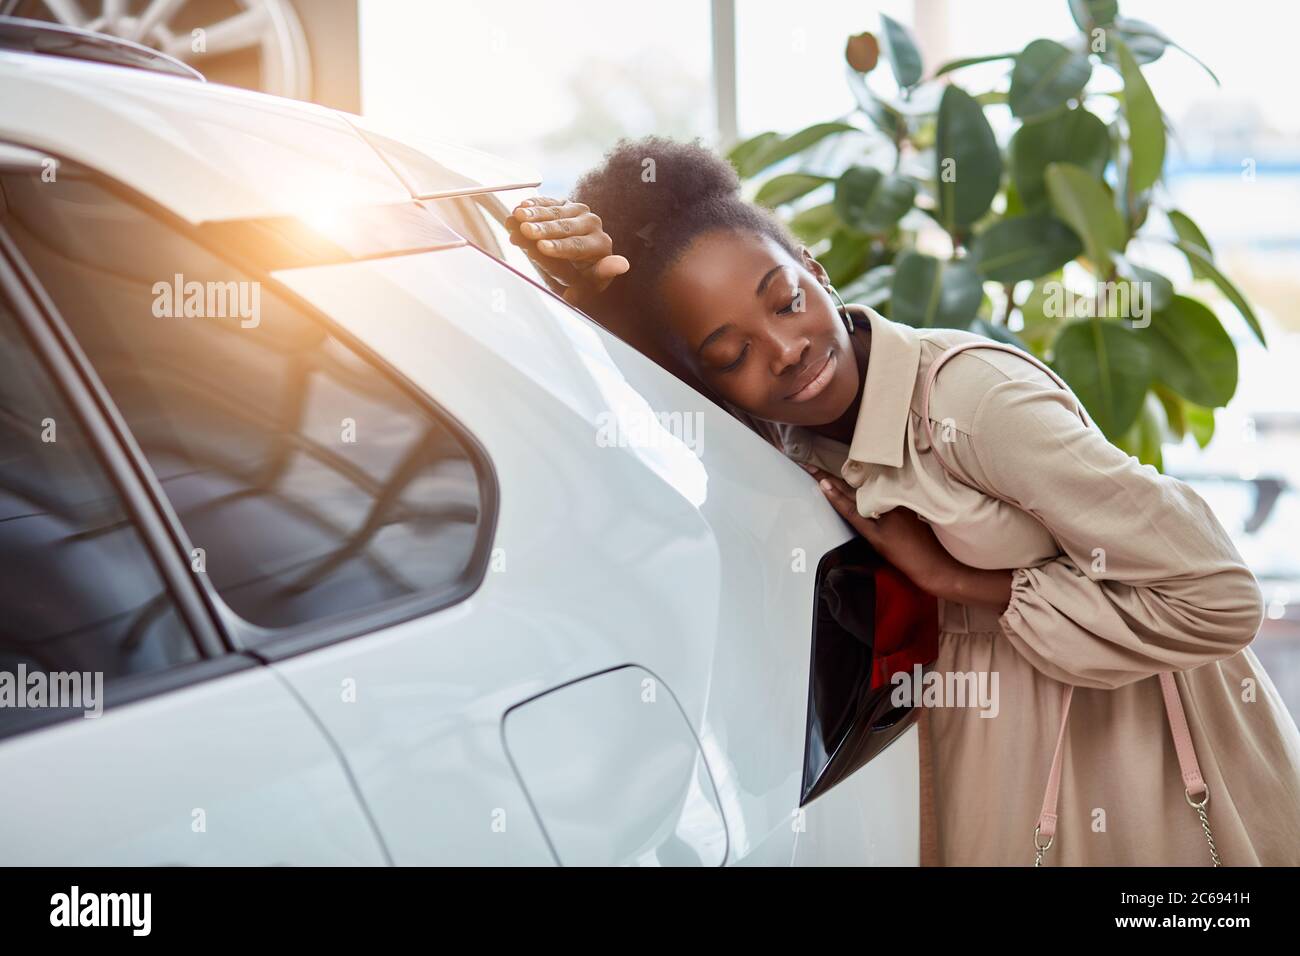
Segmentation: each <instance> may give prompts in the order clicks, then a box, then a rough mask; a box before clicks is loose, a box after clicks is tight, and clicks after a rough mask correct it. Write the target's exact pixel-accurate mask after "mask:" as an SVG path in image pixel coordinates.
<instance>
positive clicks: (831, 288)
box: [826, 282, 856, 335]
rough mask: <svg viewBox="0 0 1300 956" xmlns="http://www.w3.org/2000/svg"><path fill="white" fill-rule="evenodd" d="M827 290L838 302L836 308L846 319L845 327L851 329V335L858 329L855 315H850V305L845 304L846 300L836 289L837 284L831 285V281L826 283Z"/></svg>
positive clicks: (841, 316)
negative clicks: (854, 322) (855, 324)
mask: <svg viewBox="0 0 1300 956" xmlns="http://www.w3.org/2000/svg"><path fill="white" fill-rule="evenodd" d="M826 291H827V292H829V293H830V294H831V295H832V296H834V298H835V301H836V303H838V304H837V306H836V309H837V310H838V311H839V313H840V318H841V319H843V320H844V327H845V328H846V329H848V330H849V335H852V334H853V333H854V331H855V330H856V326H854V324H853V316H851V315H849V307H848V306H847V305H845V304H844V300H843V299H841V298H840V294H839V293H838V292H836V291H835V286H833V285H831V284H830V283H829V282H827V283H826Z"/></svg>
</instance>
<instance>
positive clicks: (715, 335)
mask: <svg viewBox="0 0 1300 956" xmlns="http://www.w3.org/2000/svg"><path fill="white" fill-rule="evenodd" d="M784 268H785V266H783V265H776V266H773V267H772V268H770V269H768V270H767V272H766V273H765V274H764V275H763V278H761V279H759V280H758V288H757V289H755V290H754V295H756V296H757V295H762V294H763V290H764V289H766V288H767V286H768V283H770V282H771V281H772V277H773V276H775V275H776V274H777V273H778V272H780V271H781V270H782V269H784ZM731 327H732V326H731V323H730V322H727V323H726V324H724V325H720V326H718V327H717V328H716V329H714V330H713V331H712V332H710V333H709V337H708V338H706V339H705V340H704V341H703V342H701V343H700V347H699V348H697V349H696V350H695V354H696V355H699V354H700V353H701V352H703V351H704V350H705V349H706V348H708V347H709V346H710V345H711V344H712V343H714V342H716V341H717V340H718V339H719V338H720V337H722V336H723V335H725V334H726V333H727V332H728V331H729V330H730V329H731Z"/></svg>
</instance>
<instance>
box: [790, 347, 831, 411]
mask: <svg viewBox="0 0 1300 956" xmlns="http://www.w3.org/2000/svg"><path fill="white" fill-rule="evenodd" d="M835 365H836V358H835V352H834V351H831V352H828V353H827V355H826V360H825V361H824V362H822V363H821V365H820V366H818V367H816V370H815V371H814V372H813V373H812V378H811V379H808V380H807V381H805V382H804V383H803V384H802V385H801V386H799V388H798V389H797V390H796V391H794V392H793V393H792V394H790V395H787V396H786V398H787V399H788V400H789V401H792V402H806V401H809V400H811V399H814V398H816V397H817V396H818V395H820V394H821V393H822V390H823V389H825V388H826V386H827V385H829V384H830V381H831V379H832V378H834V377H835Z"/></svg>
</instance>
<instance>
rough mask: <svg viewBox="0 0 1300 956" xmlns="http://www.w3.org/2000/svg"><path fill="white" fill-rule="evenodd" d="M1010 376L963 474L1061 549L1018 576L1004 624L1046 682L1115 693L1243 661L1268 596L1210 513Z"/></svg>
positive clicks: (1065, 400) (987, 408)
mask: <svg viewBox="0 0 1300 956" xmlns="http://www.w3.org/2000/svg"><path fill="white" fill-rule="evenodd" d="M1032 374H1033V375H1035V376H1039V380H1038V381H1034V380H1030V379H1022V378H1009V379H1007V380H1006V381H1002V382H999V383H998V384H996V385H994V386H993V387H991V388H990V389H988V390H987V391H986V392H985V394H984V396H983V397H982V398H981V399H980V401H979V405H978V406H977V409H976V411H975V414H974V416H973V418H972V419H971V424H970V428H969V434H968V435H966V436H964V439H965V442H966V443H967V444H968V447H967V448H966V449H964V453H962V454H961V458H962V464H963V465H964V466H965V467H966V468H967V470H968V471H969V473H970V474H969V477H972V478H974V479H975V481H976V484H982V485H983V486H984V487H985V488H987V489H991V490H993V491H995V492H996V493H997V494H998V495H1000V496H1002V497H1004V498H1007V499H1009V500H1010V501H1012V502H1013V503H1015V504H1017V505H1019V506H1020V507H1021V508H1023V509H1025V510H1026V511H1028V512H1030V513H1031V514H1033V515H1034V516H1035V517H1036V518H1038V520H1039V521H1041V522H1042V523H1043V524H1044V525H1045V526H1046V527H1047V529H1048V530H1049V531H1050V532H1051V533H1052V535H1053V537H1054V538H1055V539H1056V541H1057V543H1058V544H1059V545H1060V548H1061V550H1062V551H1063V552H1064V553H1063V554H1062V555H1060V556H1058V557H1057V558H1055V559H1053V560H1051V561H1049V562H1047V563H1045V564H1042V565H1039V566H1037V567H1023V568H1016V569H1014V570H1013V576H1012V589H1011V602H1010V604H1009V605H1008V606H1007V608H1006V610H1005V611H1004V612H1003V614H1002V616H1001V617H1000V619H999V624H1000V626H1001V629H1002V631H1003V633H1004V634H1005V635H1006V638H1007V640H1009V641H1011V643H1012V644H1014V645H1015V647H1016V649H1017V650H1018V651H1019V652H1020V653H1021V654H1022V655H1024V657H1025V658H1026V659H1027V660H1028V661H1029V662H1030V663H1031V664H1032V665H1033V666H1034V667H1035V668H1037V669H1038V670H1039V671H1041V672H1042V673H1044V674H1046V675H1048V676H1049V677H1052V678H1055V679H1056V680H1060V681H1064V682H1066V683H1070V684H1075V685H1078V686H1082V687H1097V688H1115V687H1120V686H1122V685H1124V684H1128V683H1131V682H1133V681H1137V680H1141V679H1143V678H1146V677H1150V676H1151V675H1152V674H1156V673H1159V672H1161V671H1177V670H1185V669H1190V668H1193V667H1197V666H1198V665H1201V664H1205V663H1208V662H1211V661H1217V660H1221V659H1223V658H1226V657H1230V656H1232V655H1233V654H1235V653H1237V652H1238V651H1239V650H1241V648H1243V647H1245V646H1246V645H1247V644H1249V643H1250V641H1251V640H1252V639H1253V638H1254V637H1255V634H1256V632H1257V630H1258V628H1259V625H1260V622H1261V621H1262V619H1263V616H1264V603H1263V596H1262V594H1261V593H1260V589H1259V584H1258V582H1257V581H1256V580H1255V576H1254V575H1253V574H1252V573H1251V571H1250V569H1249V568H1248V567H1247V566H1246V564H1245V562H1244V561H1242V558H1241V555H1240V554H1239V553H1238V552H1237V549H1236V548H1235V547H1234V546H1233V544H1232V541H1231V539H1230V538H1229V537H1228V534H1227V532H1226V531H1225V530H1224V529H1223V526H1222V525H1220V524H1219V521H1218V519H1217V518H1215V516H1214V514H1213V513H1212V512H1211V511H1210V508H1209V506H1208V505H1207V504H1206V503H1205V502H1204V500H1202V499H1201V497H1200V496H1199V495H1197V494H1196V492H1194V491H1193V490H1192V489H1191V487H1189V486H1188V485H1187V484H1186V483H1185V482H1183V481H1180V480H1178V479H1176V478H1172V477H1170V476H1168V475H1162V474H1160V473H1159V472H1158V471H1157V470H1156V469H1155V468H1154V467H1152V466H1151V465H1143V464H1141V463H1140V462H1139V461H1138V460H1137V459H1136V458H1134V457H1133V456H1131V455H1128V454H1126V453H1125V452H1123V451H1121V450H1120V449H1119V448H1117V447H1115V446H1114V445H1113V444H1111V443H1110V441H1108V440H1107V439H1106V437H1105V436H1104V435H1103V434H1102V433H1101V431H1100V430H1099V429H1097V428H1096V427H1089V426H1088V425H1086V424H1084V422H1083V421H1082V419H1080V417H1079V415H1078V413H1077V411H1075V408H1074V399H1073V397H1072V396H1071V394H1070V393H1069V392H1067V391H1066V390H1065V389H1062V388H1060V387H1059V386H1058V385H1055V384H1054V383H1050V382H1049V381H1048V380H1047V378H1046V376H1043V375H1042V373H1041V372H1039V371H1037V370H1035V371H1034V372H1033V373H1032Z"/></svg>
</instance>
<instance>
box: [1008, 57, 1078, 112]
mask: <svg viewBox="0 0 1300 956" xmlns="http://www.w3.org/2000/svg"><path fill="white" fill-rule="evenodd" d="M1090 76H1092V63H1091V61H1090V60H1089V59H1088V57H1087V55H1086V54H1083V53H1075V52H1072V51H1070V50H1067V49H1066V48H1065V47H1063V46H1062V45H1061V44H1059V43H1057V42H1056V41H1055V40H1034V41H1032V42H1031V43H1030V44H1029V45H1028V46H1027V47H1025V49H1024V50H1023V51H1022V52H1021V53H1020V55H1019V56H1017V57H1016V65H1015V68H1014V69H1012V71H1011V94H1010V97H1009V103H1010V105H1011V112H1012V113H1014V114H1015V115H1016V116H1019V117H1022V118H1023V117H1026V116H1037V115H1039V114H1040V113H1046V112H1048V111H1050V110H1054V109H1056V108H1057V107H1058V106H1061V105H1063V104H1064V103H1066V102H1067V101H1068V100H1072V99H1077V98H1078V97H1079V95H1080V94H1081V93H1082V92H1083V88H1084V87H1085V86H1087V85H1088V78H1089V77H1090Z"/></svg>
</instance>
